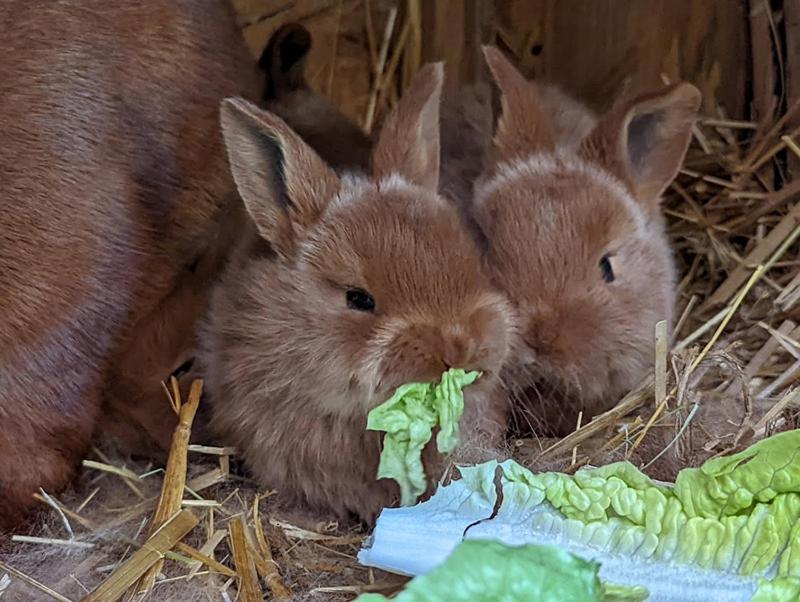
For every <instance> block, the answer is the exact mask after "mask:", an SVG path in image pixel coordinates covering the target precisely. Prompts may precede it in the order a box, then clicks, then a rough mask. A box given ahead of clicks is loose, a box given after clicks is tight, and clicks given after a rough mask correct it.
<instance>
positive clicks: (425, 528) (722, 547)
mask: <svg viewBox="0 0 800 602" xmlns="http://www.w3.org/2000/svg"><path fill="white" fill-rule="evenodd" d="M798 454H800V430H794V431H787V432H784V433H780V434H777V435H774V436H772V437H770V438H768V439H764V440H762V441H759V442H758V443H756V444H754V445H753V446H751V447H750V448H748V449H746V450H744V451H742V452H740V453H737V454H734V455H731V456H727V457H722V458H715V459H713V460H710V461H708V462H706V463H705V464H704V465H703V466H701V467H700V468H687V469H684V470H682V471H681V472H680V473H679V474H678V477H677V479H676V482H675V484H674V485H671V484H666V483H657V482H655V481H653V480H651V479H650V478H649V477H647V476H646V475H644V474H643V473H642V472H640V471H639V470H638V469H637V468H636V467H634V466H633V465H632V464H630V463H627V462H618V463H615V464H610V465H608V466H602V467H599V468H593V467H592V468H584V469H581V470H579V471H578V472H576V473H575V474H574V475H566V474H562V473H553V472H549V473H540V474H534V473H533V472H531V471H529V470H527V469H526V468H524V467H522V466H520V465H519V464H517V463H515V462H513V461H507V462H503V463H497V462H488V463H485V464H481V465H478V466H474V467H468V468H461V469H460V470H461V474H462V478H461V479H460V480H458V481H455V482H453V483H451V484H450V485H448V486H446V487H440V489H439V491H437V493H436V494H435V495H434V496H433V497H432V498H431V499H430V500H428V501H427V502H425V503H422V504H419V505H417V506H414V507H411V508H397V509H386V510H384V511H383V513H382V514H381V516H380V517H379V518H378V522H377V526H376V528H375V531H374V533H373V534H372V537H371V541H370V542H369V543H368V544H367V547H365V549H363V550H362V551H361V553H360V554H359V560H360V561H361V562H362V563H363V564H366V565H370V566H375V567H378V568H384V569H387V570H391V571H394V572H398V573H401V574H406V575H418V574H425V573H427V572H428V571H430V570H431V569H432V568H434V567H436V566H438V565H440V564H442V563H443V562H444V561H445V559H446V558H447V557H448V556H449V555H450V553H451V552H452V551H453V550H454V549H455V548H456V546H458V544H459V543H460V542H461V541H462V540H464V539H466V540H473V539H479V540H495V541H500V542H503V543H506V544H509V545H522V544H527V543H535V544H538V545H555V546H559V547H561V548H563V549H564V550H567V551H569V552H571V553H573V554H575V555H577V556H579V557H581V558H584V559H587V560H588V561H591V562H598V563H599V564H600V572H599V574H600V577H601V578H602V579H604V580H608V581H610V582H613V583H621V584H624V585H628V586H643V587H645V588H647V590H648V591H649V592H650V597H649V598H647V599H648V600H650V601H653V602H659V601H663V602H678V601H680V602H708V601H719V602H740V601H741V602H751V601H757V602H778V601H781V602H783V601H785V600H800V461H798ZM496 477H499V481H498V482H499V486H497V485H496V484H495V483H496V481H495V479H496ZM498 488H499V489H500V490H501V492H502V497H500V496H499V495H498V493H499V491H498ZM429 599H430V600H434V599H438V598H429Z"/></svg>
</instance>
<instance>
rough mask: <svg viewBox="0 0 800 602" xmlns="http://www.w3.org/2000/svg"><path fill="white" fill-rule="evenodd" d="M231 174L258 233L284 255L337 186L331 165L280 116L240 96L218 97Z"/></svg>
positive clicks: (335, 190) (326, 202) (315, 217)
mask: <svg viewBox="0 0 800 602" xmlns="http://www.w3.org/2000/svg"><path fill="white" fill-rule="evenodd" d="M220 114H221V123H222V133H223V137H224V139H225V148H226V149H227V151H228V161H229V163H230V167H231V172H232V174H233V179H234V181H235V182H236V187H237V189H238V191H239V195H240V196H241V197H242V200H243V201H244V204H245V207H246V208H247V211H248V213H249V214H250V216H251V217H252V218H253V221H254V222H255V225H256V227H257V228H258V232H259V234H260V235H261V236H262V237H263V238H264V239H265V240H267V241H268V242H269V243H270V244H271V245H272V246H273V247H274V248H275V250H276V252H277V253H278V254H280V255H282V256H284V257H286V256H289V255H291V253H292V251H293V248H294V243H295V236H296V233H297V232H299V231H302V230H304V229H306V228H308V227H309V226H310V225H311V224H313V223H314V222H315V221H316V220H317V219H318V218H319V216H320V214H321V213H322V212H323V210H324V209H325V207H326V206H327V204H328V203H329V202H330V200H331V199H332V198H333V196H334V195H335V194H336V192H337V191H338V190H339V179H338V177H337V176H336V174H335V173H334V171H333V170H332V169H331V168H330V167H329V166H328V165H327V164H326V163H325V162H324V161H323V160H322V159H320V158H319V156H318V155H317V154H316V153H315V152H314V151H313V150H311V148H309V146H308V145H307V144H306V143H305V142H303V140H302V139H300V137H299V136H298V135H297V134H295V133H294V132H293V131H292V130H291V129H290V128H289V126H288V125H286V123H284V121H283V120H281V119H280V118H279V117H276V116H275V115H273V114H272V113H268V112H267V111H263V110H261V109H259V108H258V107H256V106H255V105H253V104H252V103H250V102H248V101H246V100H244V99H241V98H228V99H225V100H224V101H222V107H221V110H220Z"/></svg>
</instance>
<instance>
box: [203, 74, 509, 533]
mask: <svg viewBox="0 0 800 602" xmlns="http://www.w3.org/2000/svg"><path fill="white" fill-rule="evenodd" d="M442 78H443V68H442V65H441V64H434V65H428V66H426V67H424V68H423V69H421V70H420V71H419V72H418V74H417V75H416V76H415V78H414V79H413V81H412V84H411V86H410V88H409V89H408V90H407V92H406V94H405V95H404V96H403V98H402V99H401V101H400V102H399V104H398V106H397V107H396V108H395V110H394V111H393V112H392V113H391V114H390V115H389V116H388V117H387V119H386V121H385V123H384V125H383V128H382V130H381V132H380V135H379V137H378V139H377V141H376V143H375V148H374V149H373V151H372V154H371V159H372V161H371V164H372V165H371V171H370V174H369V176H363V175H353V174H344V175H341V176H340V175H337V174H336V172H335V171H334V170H333V169H332V168H331V167H330V166H329V165H327V164H326V163H325V162H324V161H323V160H322V159H321V158H320V156H319V155H318V154H317V153H316V152H315V151H314V150H312V148H310V147H309V145H307V144H306V143H305V142H303V140H302V139H301V138H300V137H299V136H298V135H297V134H296V133H294V132H293V131H292V130H291V129H290V128H289V127H288V126H287V125H286V123H285V122H284V121H282V120H281V119H280V118H278V117H276V116H275V115H273V114H270V113H268V112H265V111H262V110H259V109H258V108H256V107H255V106H253V105H252V104H249V103H247V102H244V101H242V100H229V101H226V102H225V104H224V106H223V108H222V126H223V132H224V136H225V143H226V147H227V149H228V155H229V159H230V164H231V169H232V172H233V176H234V179H235V181H236V184H237V186H238V189H239V192H240V194H241V197H242V199H243V200H244V203H245V205H246V207H247V210H248V212H249V214H250V217H251V218H252V223H253V227H252V232H251V236H250V237H249V238H248V239H247V240H243V241H242V243H241V246H240V248H239V249H238V252H237V255H236V256H235V257H234V258H233V259H232V261H231V264H230V266H229V268H228V269H227V271H226V273H225V274H224V276H223V278H222V280H221V282H220V284H219V286H218V288H217V290H216V291H215V293H214V295H213V299H212V306H211V311H210V312H209V317H208V320H207V322H206V323H205V324H204V327H203V328H202V330H201V332H200V336H199V339H200V341H201V346H202V352H201V354H200V361H201V364H202V366H203V370H204V373H205V377H206V384H207V391H208V393H209V403H210V407H211V428H212V429H213V430H215V431H216V432H217V433H218V435H219V436H220V438H222V439H224V440H225V441H226V442H228V443H230V444H233V445H236V446H238V447H239V448H240V449H241V450H242V454H243V458H244V461H245V464H246V465H247V467H249V470H250V471H251V472H252V473H253V474H254V475H255V477H256V478H257V479H258V480H259V481H260V482H261V483H263V485H264V486H267V487H274V488H276V489H278V491H279V492H281V493H283V494H284V495H285V496H286V497H287V498H289V499H291V500H293V501H294V502H296V503H297V502H299V503H305V504H307V505H308V506H310V507H313V508H316V509H322V510H327V511H333V512H335V513H337V514H338V515H339V516H341V517H346V516H347V515H349V514H351V513H352V514H355V515H357V516H358V517H359V518H361V519H362V520H365V521H367V522H370V521H372V520H373V519H374V518H375V516H376V514H377V513H378V512H379V511H380V509H381V508H382V507H384V506H387V505H390V504H391V503H393V502H394V501H395V500H396V499H397V498H398V493H399V491H398V489H397V487H396V485H395V483H394V482H393V481H386V480H381V481H378V480H376V474H377V467H378V459H379V454H380V449H381V437H380V436H379V434H378V433H375V432H367V431H366V430H365V427H366V417H367V413H368V412H369V410H370V409H371V408H373V407H375V406H376V405H378V404H380V403H382V402H383V401H385V400H386V399H388V398H389V397H390V395H391V393H392V392H393V390H394V389H395V388H396V387H398V386H399V385H401V384H403V383H407V382H412V381H431V380H434V379H437V378H439V377H440V375H441V374H442V372H443V371H444V370H445V369H447V368H449V367H461V368H465V369H475V370H480V371H481V372H482V373H483V376H482V377H481V378H480V379H479V380H478V381H477V383H476V384H475V385H473V386H471V387H469V388H468V389H467V390H466V395H467V397H468V398H467V399H466V401H465V406H466V410H465V416H464V418H463V419H462V436H463V437H464V438H465V441H466V442H467V443H468V442H469V440H470V439H472V438H474V437H476V436H484V435H485V436H486V437H488V438H487V439H485V440H484V442H489V443H491V441H489V439H491V437H496V436H499V435H500V434H502V432H503V430H504V424H503V422H502V420H501V421H500V423H499V424H491V423H490V422H491V421H490V420H488V419H487V416H488V411H489V408H490V407H494V408H496V407H498V405H499V407H500V410H501V411H502V410H503V409H504V407H505V405H504V399H503V398H502V397H500V398H499V399H498V397H497V395H498V393H499V390H498V388H497V386H496V385H497V375H498V373H499V371H500V369H501V366H502V364H503V362H504V360H505V358H506V355H507V350H508V339H509V332H510V329H511V325H512V322H513V317H512V314H511V312H510V309H509V307H508V304H507V302H506V301H505V298H504V297H503V296H502V295H500V294H499V293H498V292H496V290H495V289H494V288H493V287H492V286H491V285H490V282H489V279H488V278H487V277H486V275H485V273H484V272H483V271H482V269H481V261H480V259H481V258H480V253H479V251H478V249H477V248H476V246H475V244H474V243H473V240H472V239H471V237H470V236H469V234H468V233H467V231H466V230H465V229H464V228H463V226H462V224H461V222H460V219H459V216H458V213H457V211H456V210H455V208H454V207H453V206H452V205H451V204H449V203H447V202H446V201H445V200H444V199H442V198H441V197H439V196H437V193H436V189H437V184H438V174H439V133H438V117H439V99H440V94H441V87H442ZM431 452H432V450H431V449H430V448H429V449H428V450H427V452H426V458H427V459H428V464H427V467H428V468H429V476H430V477H432V478H435V477H438V476H439V474H438V473H437V468H436V463H437V459H436V458H435V454H433V453H431Z"/></svg>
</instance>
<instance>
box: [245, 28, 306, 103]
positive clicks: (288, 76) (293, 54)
mask: <svg viewBox="0 0 800 602" xmlns="http://www.w3.org/2000/svg"><path fill="white" fill-rule="evenodd" d="M310 51H311V34H310V33H309V32H308V30H307V29H306V28H305V27H303V26H302V25H300V24H299V23H287V24H286V25H282V26H281V27H280V28H278V30H277V31H276V32H275V33H274V34H273V35H272V37H271V38H270V40H269V42H268V43H267V47H266V48H264V51H263V52H262V53H261V58H259V59H258V66H259V68H260V69H261V70H262V71H264V72H265V73H266V74H267V85H266V89H265V90H264V99H265V100H276V99H278V98H281V97H283V96H285V95H287V94H289V93H290V92H293V91H295V90H299V89H303V88H306V87H307V85H306V79H305V67H306V58H307V57H308V53H309V52H310Z"/></svg>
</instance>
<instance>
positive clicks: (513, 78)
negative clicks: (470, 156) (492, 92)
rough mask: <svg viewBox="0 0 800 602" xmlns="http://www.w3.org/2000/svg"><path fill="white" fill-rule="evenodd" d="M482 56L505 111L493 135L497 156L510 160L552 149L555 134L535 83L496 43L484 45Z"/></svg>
mask: <svg viewBox="0 0 800 602" xmlns="http://www.w3.org/2000/svg"><path fill="white" fill-rule="evenodd" d="M483 56H484V57H485V59H486V64H487V65H488V66H489V70H490V71H491V72H492V77H493V78H494V81H495V83H496V84H497V87H498V88H499V89H500V94H501V102H502V112H501V115H500V119H499V120H498V122H497V128H496V130H495V135H494V146H495V151H496V154H497V157H498V158H499V159H504V160H508V159H513V158H516V157H520V156H525V155H529V154H531V153H534V152H539V151H551V150H553V148H554V146H555V136H554V134H553V131H552V127H551V126H550V124H549V122H548V119H547V115H546V113H545V112H544V111H543V110H542V102H541V99H540V98H539V92H538V89H537V86H536V84H534V83H533V82H531V81H528V80H527V79H525V76H523V75H522V73H520V72H519V71H518V70H517V68H516V67H514V65H512V64H511V63H510V62H509V60H508V59H507V58H506V57H505V56H504V55H503V53H502V52H501V51H500V50H498V49H497V48H495V47H494V46H483Z"/></svg>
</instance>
